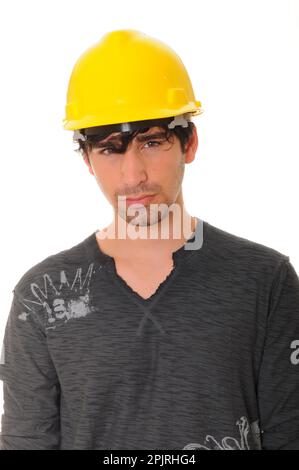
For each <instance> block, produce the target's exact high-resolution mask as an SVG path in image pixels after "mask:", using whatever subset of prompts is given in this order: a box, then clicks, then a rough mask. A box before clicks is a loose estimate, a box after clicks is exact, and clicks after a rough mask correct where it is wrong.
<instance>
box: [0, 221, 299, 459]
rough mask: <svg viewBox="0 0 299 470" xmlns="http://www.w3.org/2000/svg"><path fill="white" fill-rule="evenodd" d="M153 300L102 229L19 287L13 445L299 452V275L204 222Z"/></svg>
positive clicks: (7, 406)
mask: <svg viewBox="0 0 299 470" xmlns="http://www.w3.org/2000/svg"><path fill="white" fill-rule="evenodd" d="M200 229H201V230H202V233H203V240H202V241H203V243H202V244H201V246H200V247H199V248H197V249H184V247H181V248H180V249H178V250H177V251H175V252H174V254H173V259H174V268H173V270H172V271H171V273H170V274H169V275H168V276H167V278H166V279H165V280H164V281H163V282H162V283H161V284H160V286H159V287H158V289H157V291H156V292H155V293H154V294H153V295H152V296H151V297H149V298H148V299H143V298H142V297H141V296H140V295H139V294H138V293H137V292H135V291H134V290H133V289H132V288H131V287H130V286H129V285H128V284H126V282H125V281H124V280H123V279H122V278H121V277H120V276H119V275H118V273H117V271H116V266H115V262H114V258H112V257H110V256H109V255H107V254H105V253H104V252H102V251H101V250H100V249H99V246H98V244H97V241H96V238H95V233H96V232H93V233H92V234H91V235H89V236H88V237H87V238H86V239H84V240H83V241H82V242H80V243H79V244H77V245H75V246H73V247H71V248H69V249H66V250H64V251H61V252H59V253H56V254H53V255H51V256H49V257H47V258H45V259H44V260H42V261H41V262H39V263H38V264H36V265H35V266H33V267H32V268H31V269H29V270H28V271H27V272H26V273H25V274H24V275H23V276H22V277H21V278H20V280H19V281H18V283H17V284H16V286H15V288H14V289H13V294H14V295H13V300H12V305H11V309H10V312H9V316H8V320H7V324H6V329H5V336H4V343H3V351H2V358H1V365H0V379H1V380H2V381H3V392H4V413H3V415H2V435H1V440H0V441H1V446H0V448H1V449H2V450H9V449H244V450H246V449H299V279H298V275H297V273H296V272H295V270H294V267H293V265H292V264H291V263H290V260H289V257H288V256H286V255H284V254H282V253H280V252H278V251H276V250H274V249H272V248H270V247H267V246H264V245H262V244H258V243H255V242H253V241H250V240H247V239H245V238H241V237H238V236H236V235H233V234H231V233H228V232H226V231H223V230H221V229H220V228H217V227H215V226H213V225H211V224H209V223H208V222H206V221H201V220H200V219H198V224H197V226H196V232H195V234H193V236H192V237H190V238H189V241H188V244H190V242H192V241H193V240H194V236H197V230H200Z"/></svg>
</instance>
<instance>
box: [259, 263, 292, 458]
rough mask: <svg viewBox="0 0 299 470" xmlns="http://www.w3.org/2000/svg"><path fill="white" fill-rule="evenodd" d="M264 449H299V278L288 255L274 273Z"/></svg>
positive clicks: (264, 377)
mask: <svg viewBox="0 0 299 470" xmlns="http://www.w3.org/2000/svg"><path fill="white" fill-rule="evenodd" d="M258 400H259V412H260V420H261V429H262V448H263V449H271V450H275V449H283V450H288V449H292V450H294V449H297V450H298V449H299V279H298V275H297V273H296V271H295V269H294V267H293V265H292V264H291V263H290V260H289V258H288V257H286V259H284V260H283V261H282V262H281V264H280V266H279V268H278V270H277V273H275V274H274V282H273V286H272V292H271V299H270V307H269V316H268V324H267V333H266V340H265V345H264V354H263V359H262V364H261V368H260V373H259V384H258Z"/></svg>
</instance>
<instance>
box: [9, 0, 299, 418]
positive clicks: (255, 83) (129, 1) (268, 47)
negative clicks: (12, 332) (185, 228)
mask: <svg viewBox="0 0 299 470" xmlns="http://www.w3.org/2000/svg"><path fill="white" fill-rule="evenodd" d="M4 5H5V6H3V4H2V7H1V11H0V18H1V19H0V44H1V75H0V80H1V86H0V94H1V96H0V102H1V112H0V124H1V132H0V136H1V160H2V172H1V203H2V224H1V235H2V242H1V260H2V275H1V297H0V299H1V309H0V337H1V342H2V336H3V334H4V327H5V323H6V320H7V315H8V311H9V307H10V303H11V300H12V289H13V288H14V286H15V284H16V283H17V281H18V280H19V278H20V277H21V275H23V274H24V272H25V271H27V270H28V269H29V268H30V267H31V266H33V265H34V264H36V263H37V262H39V261H41V260H42V259H44V258H45V257H47V256H49V255H50V254H54V253H56V252H58V251H60V250H63V249H66V248H70V247H71V246H73V245H75V244H77V243H79V242H80V241H81V240H83V239H84V238H86V237H87V236H88V235H89V234H91V233H92V232H93V231H95V230H96V229H98V228H103V227H105V226H106V225H107V224H108V223H109V222H110V221H111V220H112V219H111V218H112V210H111V207H110V205H109V203H108V202H107V201H106V199H105V197H104V196H103V194H102V193H101V191H100V189H99V187H98V186H97V184H96V181H95V179H94V176H92V175H91V174H90V173H89V172H88V169H87V166H86V165H85V164H84V162H83V161H82V160H81V157H80V155H79V154H77V153H75V152H74V148H75V147H74V144H73V143H72V132H71V131H65V130H64V129H63V128H62V119H63V117H64V106H65V98H66V89H67V84H68V79H69V76H70V73H71V70H72V67H73V65H74V62H75V61H76V60H77V58H78V56H79V55H80V54H81V53H82V52H83V51H84V50H85V49H87V48H88V47H89V46H90V45H92V44H94V43H95V42H97V41H98V40H99V39H100V38H101V37H102V36H103V35H104V34H105V33H106V32H108V31H111V30H114V29H122V28H125V29H127V28H133V29H137V30H140V31H142V32H144V33H146V34H149V35H151V36H154V37H156V38H158V39H160V40H162V41H164V42H166V43H167V44H168V45H169V46H171V47H172V48H173V49H174V50H175V51H176V52H177V53H178V54H179V55H180V57H181V59H182V60H183V62H184V64H185V66H186V68H187V70H188V72H189V74H190V77H191V80H192V83H193V88H194V92H195V96H196V99H197V100H200V101H201V102H202V106H203V108H204V113H203V114H202V115H201V116H198V117H195V118H194V122H195V124H196V126H197V129H198V136H199V147H198V151H197V155H196V159H195V160H194V162H192V163H191V164H190V165H186V169H185V179H184V183H183V189H184V198H185V203H186V207H187V210H188V212H189V213H190V214H192V215H197V216H199V217H201V218H203V219H204V220H207V221H208V222H209V223H211V224H213V225H216V226H218V227H219V228H221V229H223V230H226V231H229V232H231V233H234V234H236V235H238V236H241V237H244V238H247V239H250V240H253V241H255V242H258V243H262V244H264V245H267V246H269V247H272V248H274V249H276V250H278V251H280V252H282V253H284V254H286V255H288V256H290V260H291V262H292V263H293V265H294V267H295V268H296V270H297V272H299V248H298V239H299V223H298V200H299V185H298V158H299V139H298V137H299V125H298V124H299V119H298V115H299V92H298V89H299V87H298V83H299V66H298V57H299V1H296V0H225V1H223V0H205V1H200V0H188V1H186V2H182V1H174V0H171V1H170V0H168V1H153V0H152V1H151V2H142V1H133V0H126V1H115V0H109V1H108V2H107V1H105V2H104V1H91V0H84V2H82V1H76V0H72V1H59V2H54V1H51V2H40V1H30V0H27V1H26V2H23V1H21V0H20V1H13V0H10V1H9V2H5V4H4ZM1 384H2V383H1ZM1 384H0V385H1ZM1 388H2V387H0V389H1ZM1 391H2V390H1ZM1 391H0V393H1ZM1 403H2V401H1V397H0V405H1ZM0 411H2V410H1V409H0Z"/></svg>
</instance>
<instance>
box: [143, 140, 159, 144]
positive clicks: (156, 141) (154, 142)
mask: <svg viewBox="0 0 299 470" xmlns="http://www.w3.org/2000/svg"><path fill="white" fill-rule="evenodd" d="M147 144H158V145H160V142H159V141H158V140H149V141H148V142H147ZM147 144H145V145H147Z"/></svg>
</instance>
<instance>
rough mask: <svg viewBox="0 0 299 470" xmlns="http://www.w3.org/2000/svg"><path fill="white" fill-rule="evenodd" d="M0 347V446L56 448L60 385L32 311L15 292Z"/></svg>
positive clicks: (40, 326)
mask: <svg viewBox="0 0 299 470" xmlns="http://www.w3.org/2000/svg"><path fill="white" fill-rule="evenodd" d="M13 292H14V296H13V299H12V303H11V308H10V312H9V315H8V319H7V323H6V328H5V333H4V341H3V346H2V355H1V364H0V380H2V381H3V398H4V413H3V415H2V420H1V423H2V429H1V435H0V449H1V450H35V449H44V450H47V449H59V442H60V433H59V428H60V419H59V403H60V387H59V382H58V378H57V374H56V370H55V367H54V365H53V362H52V360H51V357H50V354H49V351H48V348H47V341H46V335H45V333H44V331H43V327H42V322H41V321H40V318H39V317H38V316H37V313H36V312H34V311H33V310H31V311H30V312H28V310H27V311H26V309H25V308H24V303H23V299H22V297H20V296H19V295H17V294H16V292H15V290H14V291H13Z"/></svg>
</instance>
